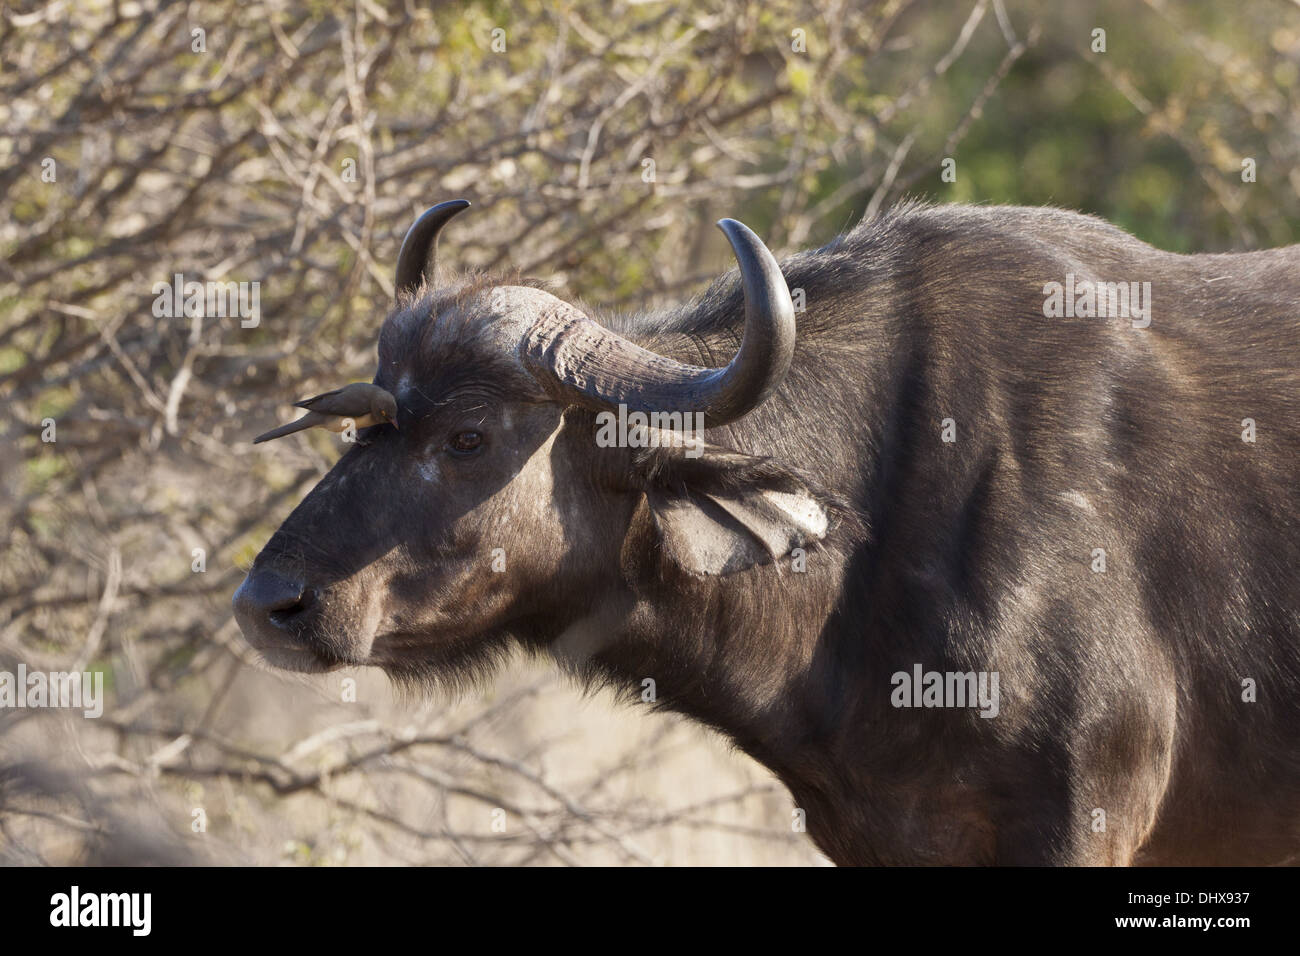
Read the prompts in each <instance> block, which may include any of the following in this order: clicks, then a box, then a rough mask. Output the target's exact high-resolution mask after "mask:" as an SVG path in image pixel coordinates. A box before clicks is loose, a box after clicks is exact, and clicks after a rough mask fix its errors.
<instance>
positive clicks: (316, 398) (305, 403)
mask: <svg viewBox="0 0 1300 956" xmlns="http://www.w3.org/2000/svg"><path fill="white" fill-rule="evenodd" d="M341 391H343V389H341V388H336V389H334V391H332V392H321V394H319V395H313V396H312V397H311V398H304V399H303V400H302V401H301V402H294V403H293V406H294V408H313V409H315V410H316V411H318V412H321V411H325V409H324V408H322V407H321V406H320V405H317V404H316V403H317V402H328V400H329V398H330V397H331V396H334V395H337V394H338V393H339V392H341Z"/></svg>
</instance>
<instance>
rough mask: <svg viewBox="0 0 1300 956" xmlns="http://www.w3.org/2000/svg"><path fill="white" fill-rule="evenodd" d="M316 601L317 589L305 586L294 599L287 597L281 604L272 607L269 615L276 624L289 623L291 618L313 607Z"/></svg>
mask: <svg viewBox="0 0 1300 956" xmlns="http://www.w3.org/2000/svg"><path fill="white" fill-rule="evenodd" d="M315 603H316V589H315V588H303V589H302V590H301V591H300V592H299V593H298V596H297V597H295V598H293V599H292V600H290V599H288V597H286V598H285V599H284V601H283V602H282V603H281V604H280V605H279V606H277V607H272V608H270V613H269V615H268V616H269V617H270V618H271V620H272V621H273V622H274V623H276V624H285V623H288V621H289V620H290V619H291V618H293V617H296V616H297V615H299V614H302V613H303V612H304V611H306V610H308V609H309V608H311V606H312V605H313V604H315Z"/></svg>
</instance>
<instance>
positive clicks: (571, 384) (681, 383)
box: [435, 207, 795, 428]
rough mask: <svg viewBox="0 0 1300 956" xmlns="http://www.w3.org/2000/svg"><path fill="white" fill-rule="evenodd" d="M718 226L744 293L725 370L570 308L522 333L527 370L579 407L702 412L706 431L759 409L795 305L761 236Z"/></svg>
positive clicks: (790, 330) (784, 366)
mask: <svg viewBox="0 0 1300 956" xmlns="http://www.w3.org/2000/svg"><path fill="white" fill-rule="evenodd" d="M435 208H437V207H435ZM718 228H720V229H721V230H722V231H723V233H724V234H725V235H726V237H727V241H728V242H729V243H731V249H732V252H733V253H734V254H735V256H736V262H737V264H738V265H739V267H740V282H741V287H742V289H743V290H744V295H745V333H744V338H743V339H742V340H741V343H740V351H738V352H737V353H736V355H735V356H734V357H733V358H732V360H731V361H730V362H728V363H727V365H725V366H724V367H723V368H700V367H699V366H695V365H686V364H683V363H680V362H677V361H674V360H673V359H669V358H664V357H663V356H662V355H657V354H655V353H654V352H650V351H648V350H646V349H644V348H642V347H641V346H639V345H636V344H635V343H633V342H630V341H628V340H627V339H625V338H623V337H622V336H621V335H619V334H618V333H616V332H613V331H611V330H609V329H607V328H605V327H604V326H603V325H600V324H599V323H597V322H593V321H592V320H591V319H589V318H587V317H586V316H585V315H583V314H582V313H581V312H579V311H578V310H577V309H569V310H565V311H564V312H563V313H560V314H556V315H553V316H548V317H547V318H546V319H543V320H542V321H540V322H538V323H537V324H536V325H534V326H533V328H532V329H531V330H530V331H529V333H528V334H527V335H526V337H525V341H524V343H523V356H524V363H525V365H526V366H528V368H529V371H531V372H532V373H533V374H534V375H535V376H536V377H537V378H538V380H539V381H541V382H542V383H543V385H545V386H547V387H548V388H549V389H550V390H552V391H554V392H556V394H557V396H558V397H563V398H564V399H566V400H567V401H570V402H572V403H574V404H577V405H585V406H587V407H589V408H596V409H611V408H615V407H617V406H618V405H620V404H622V405H625V406H627V408H628V410H629V411H640V412H653V411H682V412H703V413H704V423H705V427H706V428H716V427H718V426H719V425H725V424H727V423H728V422H733V421H735V420H736V419H738V418H741V417H742V416H744V415H746V414H747V413H749V412H750V411H751V410H753V409H754V408H756V407H757V406H758V405H760V404H762V403H763V401H765V400H766V399H767V398H768V396H770V395H771V394H772V393H773V392H774V391H775V390H776V388H777V387H778V386H779V385H780V384H781V381H782V379H784V378H785V374H786V372H787V371H789V369H790V361H791V359H792V358H793V356H794V342H795V322H794V303H793V302H792V301H791V300H790V290H789V289H788V288H787V287H786V284H785V277H784V276H782V275H781V269H780V267H779V266H778V265H777V263H776V259H775V258H774V257H773V256H772V253H771V252H769V251H768V249H767V247H766V246H765V245H763V242H762V240H760V239H759V238H758V236H756V235H754V233H753V232H752V231H751V230H750V229H749V228H748V227H747V226H745V225H744V224H743V223H739V222H737V221H736V220H734V219H722V220H720V221H719V222H718ZM548 380H549V382H548Z"/></svg>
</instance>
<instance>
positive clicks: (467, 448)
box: [447, 431, 483, 455]
mask: <svg viewBox="0 0 1300 956" xmlns="http://www.w3.org/2000/svg"><path fill="white" fill-rule="evenodd" d="M482 444H483V433H482V432H475V431H468V432H457V433H456V434H455V435H452V436H451V440H450V441H449V442H447V447H448V448H450V449H451V451H452V452H453V453H454V454H457V455H472V454H473V453H474V452H476V451H478V450H479V448H480V446H482Z"/></svg>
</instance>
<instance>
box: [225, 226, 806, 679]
mask: <svg viewBox="0 0 1300 956" xmlns="http://www.w3.org/2000/svg"><path fill="white" fill-rule="evenodd" d="M467 205H468V203H465V202H463V201H457V202H452V203H443V204H441V205H439V206H435V207H434V208H432V209H430V210H429V211H428V212H426V213H425V214H424V215H423V216H421V217H420V218H419V219H418V220H417V221H416V223H415V224H414V225H413V226H412V227H411V229H410V231H409V232H408V233H407V236H406V239H405V241H404V242H403V245H402V248H401V252H400V253H399V257H398V265H397V301H396V303H395V306H394V308H393V310H392V312H391V313H390V314H389V316H388V318H387V320H386V321H385V322H384V324H383V327H382V330H381V332H380V335H379V348H378V353H379V355H378V359H379V364H378V370H377V372H376V374H375V378H374V382H375V384H376V385H378V386H380V387H382V388H384V389H386V390H387V391H389V392H391V393H392V394H393V395H394V396H395V397H396V399H397V405H398V418H397V422H396V424H397V426H398V427H397V428H393V427H390V426H389V425H387V424H381V425H378V426H375V427H372V428H368V429H366V430H364V431H363V432H361V433H360V434H359V435H358V439H359V440H358V442H357V443H356V444H355V446H354V447H352V448H351V449H350V450H348V451H347V453H346V454H344V455H343V456H342V458H341V459H340V460H339V461H338V463H337V464H336V465H335V466H334V467H333V468H332V469H331V470H330V472H329V473H328V474H327V475H326V476H325V477H324V478H323V479H321V481H320V483H319V484H318V485H317V486H316V487H315V488H314V489H313V490H312V491H311V493H310V494H308V495H307V497H306V498H305V499H304V500H303V501H302V503H301V504H299V506H298V507H297V508H296V509H295V510H294V511H293V513H292V514H291V515H290V516H289V518H288V519H287V520H286V521H285V522H284V524H283V525H282V526H281V527H280V529H279V530H278V531H276V533H275V534H274V535H273V536H272V538H271V540H270V541H269V542H268V543H267V545H266V547H265V548H264V549H263V550H262V552H261V554H259V555H258V557H257V559H256V561H255V562H254V564H253V567H252V568H251V570H250V571H249V573H248V576H247V578H246V579H245V581H244V582H243V584H242V585H241V586H240V588H239V590H238V592H237V593H236V594H235V600H234V606H235V612H236V616H237V618H238V621H239V625H240V627H241V628H242V630H243V632H244V634H245V635H246V637H247V638H248V640H249V641H250V642H251V643H252V644H253V645H254V646H255V647H256V648H258V649H259V650H260V651H261V652H262V653H263V654H264V655H265V656H266V658H267V659H268V660H270V661H271V662H272V663H274V664H277V665H279V666H282V667H287V668H292V669H298V670H321V669H328V668H331V667H334V666H341V665H349V664H352V665H355V664H373V665H377V666H380V667H382V668H384V669H385V670H386V671H388V672H389V673H390V674H392V675H394V676H398V677H405V678H415V677H439V676H444V675H454V674H463V673H464V672H465V668H466V667H467V666H468V667H472V666H474V665H476V664H481V663H483V662H484V661H486V660H489V659H491V658H492V657H493V656H494V653H495V652H496V651H499V650H500V649H502V648H503V647H505V646H506V645H508V644H509V643H510V642H511V641H512V640H513V641H517V642H519V643H522V644H523V645H525V646H528V647H532V648H542V647H546V646H550V645H552V644H554V643H555V642H556V641H557V639H559V638H560V637H561V636H562V635H566V634H567V635H569V638H570V639H572V637H573V635H574V634H575V633H577V632H578V631H581V630H582V629H581V627H579V625H580V622H582V621H584V620H587V621H590V620H592V618H593V616H594V615H596V614H597V613H598V612H600V611H601V609H602V608H604V609H608V608H611V607H618V608H619V609H620V610H619V613H622V614H636V613H640V612H639V611H638V610H637V609H638V608H641V607H643V606H644V605H645V604H646V602H647V600H649V598H648V595H649V594H650V592H651V591H652V590H653V589H654V588H656V587H662V586H664V582H665V581H671V580H673V579H674V576H676V575H680V576H684V578H685V579H696V580H698V579H700V578H702V577H708V576H714V575H726V574H730V573H733V572H737V571H741V570H744V569H746V568H750V567H753V566H755V565H759V564H765V563H771V562H772V561H773V560H774V559H775V558H777V557H779V556H782V555H784V554H786V553H787V552H789V551H790V549H791V548H793V547H796V546H798V545H800V544H807V543H810V542H812V541H814V540H816V539H818V538H820V537H821V536H822V535H823V534H824V533H825V531H826V526H827V511H826V508H825V504H824V502H823V500H822V499H821V497H820V496H819V494H818V493H816V492H814V490H813V489H812V488H811V487H810V485H809V483H808V482H806V481H805V480H803V479H801V478H799V477H798V476H797V475H795V474H794V473H793V472H791V471H790V470H788V469H786V468H784V467H783V466H781V465H779V464H778V463H776V462H774V461H773V460H771V459H769V458H762V457H755V456H751V455H749V454H747V453H745V451H744V449H729V448H725V447H721V446H719V445H712V444H704V443H703V438H702V436H700V435H692V434H690V433H687V430H689V429H691V427H692V425H699V426H702V428H705V429H717V428H719V427H721V426H724V425H727V424H728V423H730V422H735V421H736V420H738V419H740V418H741V417H742V416H744V415H746V414H747V413H749V412H750V411H751V410H753V409H754V408H755V407H757V406H758V405H760V404H761V403H763V402H764V401H765V400H766V399H768V398H769V397H770V396H771V395H772V394H773V393H774V392H775V391H776V390H777V389H778V387H779V386H780V385H781V382H782V379H783V377H784V376H785V373H786V371H787V369H788V368H789V366H790V362H791V358H792V355H793V353H794V347H795V322H794V309H793V305H792V303H791V299H790V293H789V290H788V289H787V288H786V283H785V280H784V278H783V277H782V274H781V271H780V269H779V268H778V266H777V263H776V261H775V260H774V259H773V257H772V255H771V253H770V252H769V251H768V250H767V249H766V248H765V247H764V245H763V244H762V242H761V241H760V240H759V239H758V238H757V237H756V236H755V235H754V234H753V233H752V232H751V231H750V230H749V229H747V228H746V227H745V226H743V225H742V224H740V223H739V222H735V221H734V220H729V219H724V220H722V221H721V222H720V223H719V226H720V227H721V228H722V230H723V232H724V233H725V234H726V237H727V240H728V241H729V242H730V244H731V247H732V249H733V251H734V253H735V256H736V259H737V262H738V264H739V273H740V276H739V279H740V281H739V284H737V283H736V282H735V281H734V280H727V281H725V282H723V283H720V284H719V285H718V287H717V289H716V290H715V292H714V293H713V295H714V296H715V297H716V298H717V299H718V300H719V301H720V303H721V309H722V312H721V314H723V315H726V316H728V321H732V320H733V319H734V325H735V327H736V328H737V331H739V329H740V327H741V321H740V319H741V313H742V311H743V336H740V338H741V342H740V345H739V348H738V350H737V351H736V353H735V355H734V357H732V358H731V360H730V362H728V363H727V364H726V365H725V366H724V367H722V368H707V367H701V366H697V365H693V364H688V363H686V362H684V361H679V360H678V359H677V358H669V357H667V355H666V354H665V353H667V352H672V351H676V352H677V353H678V354H679V355H681V356H689V355H690V354H691V353H692V350H693V349H694V348H695V346H694V344H693V342H694V341H695V340H694V339H693V337H692V334H691V333H692V328H691V322H692V315H691V313H689V312H687V313H682V314H681V315H679V316H677V317H675V318H673V319H672V321H669V320H662V321H658V322H657V323H654V324H649V325H647V326H645V327H643V328H642V329H641V330H640V331H639V332H636V333H631V332H629V334H628V335H627V336H625V335H621V334H618V333H617V332H615V331H613V330H612V329H611V328H609V327H607V326H606V325H604V324H601V323H599V322H597V321H595V320H593V319H592V318H589V317H588V316H587V315H585V314H583V313H582V312H581V311H579V310H578V309H577V308H575V307H574V306H572V305H570V304H568V303H566V302H564V301H561V300H560V299H558V298H556V297H555V296H553V295H551V294H549V293H547V292H545V291H543V290H542V289H540V288H537V287H536V286H533V285H529V284H498V283H496V282H494V281H492V280H488V279H486V278H484V277H472V278H469V279H466V280H462V281H460V282H458V283H455V284H452V285H449V286H448V287H446V288H440V289H439V288H435V287H434V282H433V273H434V266H433V260H434V256H433V252H434V249H435V246H436V243H437V237H438V232H439V230H440V229H441V227H442V226H443V224H444V223H445V222H446V221H447V220H448V219H450V218H451V217H452V216H454V215H455V214H456V213H458V212H460V211H461V210H462V209H464V208H465V207H466V206H467ZM715 318H716V315H715ZM634 336H635V337H637V338H640V339H641V341H642V342H650V343H651V344H657V345H659V346H660V348H659V349H658V350H656V351H651V350H648V349H647V348H645V347H643V345H642V344H638V343H637V342H634V341H633V340H632V338H633V337H634ZM697 354H698V353H697ZM613 415H619V416H623V418H622V419H620V421H621V422H622V423H623V424H624V425H630V426H631V428H630V429H629V428H627V427H621V428H620V427H618V426H615V427H611V419H612V416H613ZM638 416H643V417H642V418H638ZM602 435H603V436H604V437H605V438H606V439H609V438H612V437H615V436H619V437H621V439H624V440H602ZM629 435H630V436H632V437H630V438H629V437H628V436H629ZM692 438H694V439H696V442H695V443H693V442H692ZM575 628H577V630H575ZM607 636H609V637H612V636H613V635H612V634H611V635H607ZM588 650H589V651H590V650H591V649H590V648H589V649H588Z"/></svg>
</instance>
